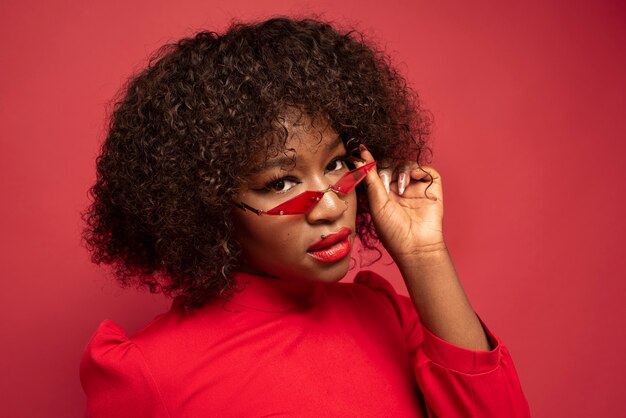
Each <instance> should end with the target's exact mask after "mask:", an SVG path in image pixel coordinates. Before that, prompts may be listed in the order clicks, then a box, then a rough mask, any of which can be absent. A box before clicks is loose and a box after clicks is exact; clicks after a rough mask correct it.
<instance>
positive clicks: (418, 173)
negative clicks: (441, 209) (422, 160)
mask: <svg viewBox="0 0 626 418" xmlns="http://www.w3.org/2000/svg"><path fill="white" fill-rule="evenodd" d="M411 178H412V179H413V180H417V181H418V182H421V184H422V185H424V186H421V187H419V188H418V190H423V192H424V194H426V197H427V198H428V199H430V200H435V201H436V200H437V196H432V195H431V194H430V193H428V191H429V190H433V191H435V194H438V193H437V192H436V190H437V189H439V190H440V189H441V175H440V174H439V173H438V172H437V170H435V169H434V168H432V167H428V166H419V167H417V168H414V169H413V170H411ZM431 186H434V187H435V189H431Z"/></svg>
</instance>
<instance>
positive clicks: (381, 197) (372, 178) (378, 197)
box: [355, 144, 389, 213]
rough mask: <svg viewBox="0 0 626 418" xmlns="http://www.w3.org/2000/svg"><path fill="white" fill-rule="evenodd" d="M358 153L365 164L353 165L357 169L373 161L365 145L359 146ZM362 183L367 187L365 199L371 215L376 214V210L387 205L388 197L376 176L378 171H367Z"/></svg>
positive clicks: (381, 182)
mask: <svg viewBox="0 0 626 418" xmlns="http://www.w3.org/2000/svg"><path fill="white" fill-rule="evenodd" d="M359 151H360V153H361V158H362V159H363V160H365V162H364V163H359V162H357V163H356V164H355V165H357V166H358V167H361V166H363V165H365V164H368V163H371V162H373V161H375V160H374V156H373V155H372V153H371V152H369V150H368V149H367V148H366V147H365V145H363V144H361V145H360V146H359ZM364 182H365V184H366V185H367V198H368V200H369V204H370V210H371V211H372V212H373V213H376V212H377V209H379V208H382V207H383V206H384V205H385V203H387V201H388V200H389V195H388V194H387V190H385V185H384V184H383V181H382V180H381V179H380V177H379V176H378V170H376V169H373V170H369V171H368V173H367V176H366V177H365V180H364Z"/></svg>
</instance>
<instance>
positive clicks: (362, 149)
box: [359, 144, 367, 152]
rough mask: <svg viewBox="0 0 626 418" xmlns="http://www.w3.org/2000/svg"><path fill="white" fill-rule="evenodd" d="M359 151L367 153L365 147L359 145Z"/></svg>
mask: <svg viewBox="0 0 626 418" xmlns="http://www.w3.org/2000/svg"><path fill="white" fill-rule="evenodd" d="M359 151H361V152H363V151H367V147H366V146H365V145H364V144H359Z"/></svg>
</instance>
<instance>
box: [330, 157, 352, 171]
mask: <svg viewBox="0 0 626 418" xmlns="http://www.w3.org/2000/svg"><path fill="white" fill-rule="evenodd" d="M347 168H348V164H347V162H346V160H345V159H344V158H337V159H336V160H333V161H331V163H330V164H328V166H326V170H328V171H342V170H345V169H347Z"/></svg>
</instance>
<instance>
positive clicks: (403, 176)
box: [398, 173, 406, 194]
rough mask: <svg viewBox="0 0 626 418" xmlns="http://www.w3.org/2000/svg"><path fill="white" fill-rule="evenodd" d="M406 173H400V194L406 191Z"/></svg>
mask: <svg viewBox="0 0 626 418" xmlns="http://www.w3.org/2000/svg"><path fill="white" fill-rule="evenodd" d="M405 182H406V173H400V175H399V176H398V191H399V192H400V194H403V193H404V188H405V187H406V184H405Z"/></svg>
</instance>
